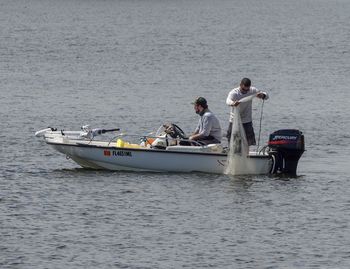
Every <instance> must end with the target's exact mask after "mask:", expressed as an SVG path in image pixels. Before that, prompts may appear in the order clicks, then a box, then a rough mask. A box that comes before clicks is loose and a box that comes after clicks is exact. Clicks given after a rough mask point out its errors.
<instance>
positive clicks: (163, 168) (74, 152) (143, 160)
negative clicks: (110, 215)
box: [49, 143, 271, 174]
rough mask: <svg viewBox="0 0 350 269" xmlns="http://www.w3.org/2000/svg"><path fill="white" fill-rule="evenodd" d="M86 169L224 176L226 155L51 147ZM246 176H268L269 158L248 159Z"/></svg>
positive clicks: (251, 157)
mask: <svg viewBox="0 0 350 269" xmlns="http://www.w3.org/2000/svg"><path fill="white" fill-rule="evenodd" d="M49 144H50V145H51V146H52V147H53V148H54V149H56V150H58V151H59V152H61V153H63V154H65V155H67V156H68V157H70V158H71V159H72V160H73V161H75V162H76V163H78V164H79V165H81V166H82V167H86V168H93V169H108V170H119V171H155V172H204V173H215V174H222V173H224V171H225V164H226V159H227V155H226V154H217V153H194V152H179V151H171V150H158V149H132V148H130V149H129V148H117V147H103V146H96V145H88V144H79V143H78V144H75V145H72V144H63V143H49ZM246 167H248V171H245V173H246V174H267V173H269V171H270V169H271V160H270V159H269V158H268V156H266V155H256V156H250V157H249V158H247V164H246Z"/></svg>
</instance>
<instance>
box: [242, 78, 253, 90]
mask: <svg viewBox="0 0 350 269" xmlns="http://www.w3.org/2000/svg"><path fill="white" fill-rule="evenodd" d="M251 85H252V82H251V81H250V79H249V78H243V79H242V80H241V84H240V85H239V86H240V88H241V92H242V93H247V92H248V91H249V89H250V86H251Z"/></svg>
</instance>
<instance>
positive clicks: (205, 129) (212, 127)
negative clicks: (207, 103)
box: [195, 109, 222, 141]
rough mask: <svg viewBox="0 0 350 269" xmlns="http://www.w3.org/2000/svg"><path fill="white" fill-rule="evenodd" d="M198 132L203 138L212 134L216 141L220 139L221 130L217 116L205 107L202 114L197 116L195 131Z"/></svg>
mask: <svg viewBox="0 0 350 269" xmlns="http://www.w3.org/2000/svg"><path fill="white" fill-rule="evenodd" d="M197 132H198V134H200V135H201V136H202V137H203V138H205V137H206V136H209V135H210V136H212V137H214V138H215V139H217V140H218V141H221V137H222V132H221V126H220V122H219V120H218V118H217V117H216V116H215V115H214V114H213V113H212V112H211V111H210V110H209V109H206V110H205V112H204V114H203V115H202V116H201V117H200V118H199V121H198V125H197V128H196V130H195V133H197Z"/></svg>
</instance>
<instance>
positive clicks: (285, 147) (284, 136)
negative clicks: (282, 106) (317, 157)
mask: <svg viewBox="0 0 350 269" xmlns="http://www.w3.org/2000/svg"><path fill="white" fill-rule="evenodd" d="M268 145H269V148H270V152H269V155H270V156H271V158H272V159H273V164H272V168H271V174H278V173H282V174H290V175H296V172H297V165H298V161H299V159H300V157H301V155H302V154H303V152H304V151H305V143H304V135H303V133H302V132H301V131H299V130H295V129H285V130H278V131H276V132H274V133H272V134H270V139H269V144H268Z"/></svg>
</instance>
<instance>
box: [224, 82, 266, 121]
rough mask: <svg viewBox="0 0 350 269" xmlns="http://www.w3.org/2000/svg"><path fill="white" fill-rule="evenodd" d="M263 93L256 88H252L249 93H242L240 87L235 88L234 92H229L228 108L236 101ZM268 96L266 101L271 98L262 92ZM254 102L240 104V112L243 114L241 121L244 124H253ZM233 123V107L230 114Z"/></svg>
mask: <svg viewBox="0 0 350 269" xmlns="http://www.w3.org/2000/svg"><path fill="white" fill-rule="evenodd" d="M260 92H262V91H259V90H258V89H257V88H255V87H250V89H249V91H248V92H247V93H242V92H241V90H240V87H238V88H234V89H233V90H232V91H230V92H229V94H228V96H227V99H226V104H227V105H228V106H231V105H232V104H233V103H234V102H235V101H239V100H241V99H242V98H244V97H247V96H251V95H256V94H258V93H260ZM262 93H264V94H265V95H266V97H265V100H266V99H268V98H269V95H268V94H267V93H266V92H262ZM252 103H253V102H252V100H250V101H247V102H243V103H240V104H239V105H238V106H239V111H240V114H241V120H242V123H247V122H251V121H252V120H253V119H252ZM232 121H233V107H231V113H230V122H232Z"/></svg>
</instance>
